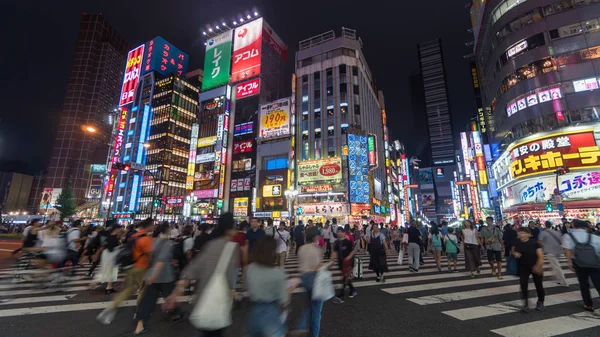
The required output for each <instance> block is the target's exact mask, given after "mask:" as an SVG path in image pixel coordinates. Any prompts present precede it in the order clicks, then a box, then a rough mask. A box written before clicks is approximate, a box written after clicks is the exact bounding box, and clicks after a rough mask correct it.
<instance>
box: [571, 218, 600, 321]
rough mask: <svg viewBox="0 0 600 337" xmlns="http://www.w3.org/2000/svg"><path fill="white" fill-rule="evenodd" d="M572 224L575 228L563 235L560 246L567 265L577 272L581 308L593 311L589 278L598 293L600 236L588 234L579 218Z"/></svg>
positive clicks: (599, 285) (599, 281) (599, 287)
mask: <svg viewBox="0 0 600 337" xmlns="http://www.w3.org/2000/svg"><path fill="white" fill-rule="evenodd" d="M573 226H574V227H575V228H573V229H572V230H571V232H570V233H568V234H567V235H564V236H563V243H562V246H563V248H564V250H565V255H566V257H567V263H568V264H569V267H570V268H571V270H574V271H575V274H577V280H578V281H579V291H580V292H581V297H582V298H583V304H584V307H583V309H584V310H586V311H591V312H593V311H594V304H593V302H592V296H591V294H590V279H591V280H592V284H593V285H594V287H595V288H596V291H597V292H598V293H599V294H600V238H599V237H597V236H595V235H592V234H590V233H589V232H588V231H587V228H588V225H587V224H586V223H585V222H583V221H581V220H573ZM594 253H595V254H594Z"/></svg>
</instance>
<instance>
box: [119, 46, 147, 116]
mask: <svg viewBox="0 0 600 337" xmlns="http://www.w3.org/2000/svg"><path fill="white" fill-rule="evenodd" d="M143 57H144V45H141V46H139V47H137V48H135V49H132V50H130V51H129V53H128V54H127V64H125V76H123V85H122V87H121V98H120V100H119V106H123V105H126V104H129V103H131V102H133V99H134V96H135V89H136V88H137V85H138V82H139V81H140V71H141V70H142V58H143Z"/></svg>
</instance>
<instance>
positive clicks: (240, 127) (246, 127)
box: [233, 122, 254, 136]
mask: <svg viewBox="0 0 600 337" xmlns="http://www.w3.org/2000/svg"><path fill="white" fill-rule="evenodd" d="M253 126H254V123H253V122H248V123H242V124H237V125H236V126H235V127H234V129H233V135H234V136H241V135H246V134H249V133H252V132H254V128H253Z"/></svg>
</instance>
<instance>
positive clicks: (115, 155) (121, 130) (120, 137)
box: [106, 109, 127, 198]
mask: <svg viewBox="0 0 600 337" xmlns="http://www.w3.org/2000/svg"><path fill="white" fill-rule="evenodd" d="M126 127H127V109H122V110H121V115H120V116H119V120H118V121H117V135H116V136H115V142H114V145H113V152H112V158H111V160H110V166H111V167H110V177H109V178H108V184H107V186H106V198H110V197H112V193H113V191H114V190H115V180H116V179H117V170H115V169H113V168H112V165H114V164H115V163H118V162H119V159H120V158H121V149H122V148H123V141H124V140H125V128H126Z"/></svg>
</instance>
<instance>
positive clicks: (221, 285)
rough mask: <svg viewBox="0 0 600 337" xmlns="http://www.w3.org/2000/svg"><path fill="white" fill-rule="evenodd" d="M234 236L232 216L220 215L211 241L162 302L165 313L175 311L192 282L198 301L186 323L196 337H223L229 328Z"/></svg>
mask: <svg viewBox="0 0 600 337" xmlns="http://www.w3.org/2000/svg"><path fill="white" fill-rule="evenodd" d="M235 234H236V230H235V228H234V222H233V214H231V213H224V214H223V215H221V217H219V221H218V224H217V227H216V228H215V229H214V230H213V231H212V233H211V235H212V236H213V239H212V240H210V241H208V242H206V243H205V244H204V247H203V248H202V250H201V251H200V252H199V253H198V255H197V256H196V257H194V259H192V261H191V262H190V263H189V264H188V265H187V266H186V268H185V269H184V270H183V272H182V273H181V279H180V280H179V281H178V282H177V287H176V288H175V290H173V292H172V293H171V295H170V296H169V297H168V298H167V299H166V301H165V304H164V308H165V309H169V308H173V307H175V304H176V302H177V296H181V295H182V294H183V292H184V290H185V288H186V286H187V285H188V283H189V280H196V286H195V290H196V293H197V294H198V297H197V300H196V302H195V303H194V308H193V310H192V312H191V314H190V323H192V325H193V326H194V327H195V328H196V329H198V330H199V332H200V336H204V337H209V336H210V337H219V336H224V335H225V330H226V329H227V327H229V326H230V325H231V307H232V304H233V292H234V289H235V280H236V279H237V266H238V260H239V258H240V252H239V249H240V247H239V245H238V244H237V243H235V242H232V241H231V240H232V239H233V237H234V236H235Z"/></svg>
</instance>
